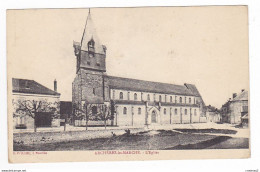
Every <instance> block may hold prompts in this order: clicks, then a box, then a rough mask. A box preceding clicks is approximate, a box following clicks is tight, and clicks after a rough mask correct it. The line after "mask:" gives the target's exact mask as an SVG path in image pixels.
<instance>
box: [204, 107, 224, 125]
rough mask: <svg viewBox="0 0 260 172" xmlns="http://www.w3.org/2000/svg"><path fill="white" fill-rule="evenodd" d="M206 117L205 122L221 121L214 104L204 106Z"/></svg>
mask: <svg viewBox="0 0 260 172" xmlns="http://www.w3.org/2000/svg"><path fill="white" fill-rule="evenodd" d="M206 118H207V122H215V123H218V122H221V114H220V112H219V110H218V109H217V108H215V107H214V106H211V105H209V106H206Z"/></svg>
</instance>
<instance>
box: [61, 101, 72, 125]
mask: <svg viewBox="0 0 260 172" xmlns="http://www.w3.org/2000/svg"><path fill="white" fill-rule="evenodd" d="M60 119H61V125H62V126H63V125H64V124H65V122H67V123H72V121H71V119H72V102H71V101H60Z"/></svg>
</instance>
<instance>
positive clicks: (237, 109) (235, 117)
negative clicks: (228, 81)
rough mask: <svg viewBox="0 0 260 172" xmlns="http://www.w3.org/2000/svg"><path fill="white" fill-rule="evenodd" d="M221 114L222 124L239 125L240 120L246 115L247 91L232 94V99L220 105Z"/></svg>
mask: <svg viewBox="0 0 260 172" xmlns="http://www.w3.org/2000/svg"><path fill="white" fill-rule="evenodd" d="M221 114H222V121H223V122H226V123H231V124H241V122H242V121H241V120H242V118H245V117H244V116H245V115H248V91H246V90H244V89H242V90H241V92H240V93H239V94H237V93H233V98H232V99H229V100H228V101H227V102H226V103H225V104H224V105H222V107H221ZM247 120H248V117H247Z"/></svg>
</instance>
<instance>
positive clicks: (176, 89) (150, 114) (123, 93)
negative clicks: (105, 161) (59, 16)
mask: <svg viewBox="0 0 260 172" xmlns="http://www.w3.org/2000/svg"><path fill="white" fill-rule="evenodd" d="M73 47H74V52H75V56H76V59H77V65H76V76H75V79H74V81H73V83H72V104H73V107H74V108H73V109H74V111H75V113H74V115H75V119H76V117H77V116H80V114H81V113H83V112H82V109H85V110H86V109H88V110H90V111H91V114H92V115H93V116H98V115H99V114H102V113H103V109H104V106H110V107H111V114H112V115H111V118H110V119H109V123H110V124H111V125H117V126H145V125H151V124H152V125H156V124H161V125H162V124H175V123H199V122H206V120H205V118H206V117H205V111H204V107H205V104H204V101H203V99H202V97H201V95H200V93H199V91H198V89H197V87H196V86H195V85H193V84H187V83H185V84H183V85H175V84H169V83H160V82H154V81H144V80H138V79H131V78H122V77H117V76H110V75H107V73H106V51H107V48H106V46H104V45H102V44H101V42H100V40H99V38H98V36H97V33H96V29H95V27H94V24H93V21H92V18H91V14H90V13H89V15H88V18H87V21H86V25H85V29H84V32H83V36H82V39H81V42H74V43H73ZM76 107H77V108H76ZM78 120H80V121H81V122H79V121H77V124H78V125H83V124H84V123H85V124H86V121H84V120H86V118H85V117H84V114H83V117H81V118H78ZM82 121H83V123H82ZM89 124H94V122H93V121H89ZM95 124H97V125H99V124H102V122H98V121H97V120H96V122H95Z"/></svg>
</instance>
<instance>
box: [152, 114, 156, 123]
mask: <svg viewBox="0 0 260 172" xmlns="http://www.w3.org/2000/svg"><path fill="white" fill-rule="evenodd" d="M156 122H157V120H156V112H155V111H153V112H152V123H156Z"/></svg>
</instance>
